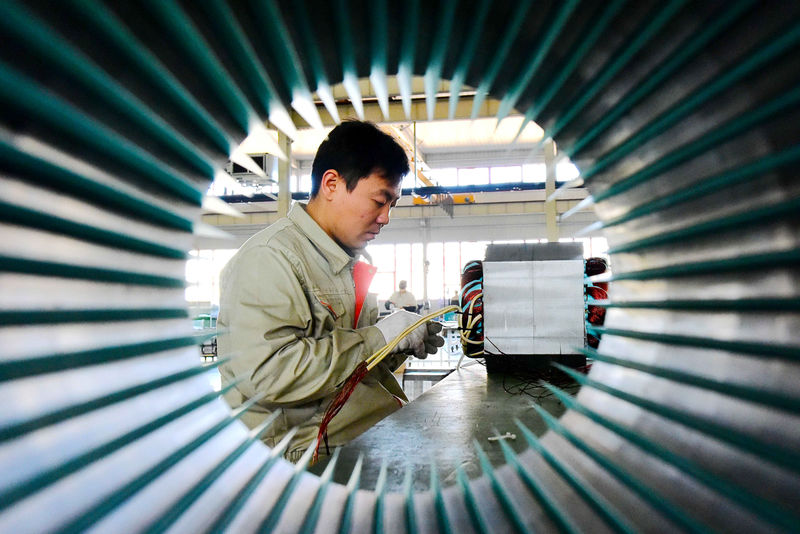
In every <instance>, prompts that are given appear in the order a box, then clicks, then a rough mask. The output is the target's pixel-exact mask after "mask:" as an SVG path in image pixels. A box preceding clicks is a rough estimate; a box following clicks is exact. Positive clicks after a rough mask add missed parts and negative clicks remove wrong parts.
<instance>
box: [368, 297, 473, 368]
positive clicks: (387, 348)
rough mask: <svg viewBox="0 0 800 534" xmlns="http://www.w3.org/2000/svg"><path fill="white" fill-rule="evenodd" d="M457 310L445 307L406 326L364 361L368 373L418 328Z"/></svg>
mask: <svg viewBox="0 0 800 534" xmlns="http://www.w3.org/2000/svg"><path fill="white" fill-rule="evenodd" d="M457 310H458V306H446V307H444V308H442V309H441V310H436V311H435V312H433V313H429V314H428V315H426V316H425V317H421V318H420V319H419V320H418V321H417V322H415V323H414V324H412V325H410V326H408V327H407V328H406V329H405V330H403V331H402V332H400V334H398V335H397V337H395V338H394V339H393V340H391V341H390V342H389V343H387V344H386V345H384V346H383V348H382V349H380V350H379V351H378V352H376V353H375V354H373V355H372V356H370V357H369V358H367V360H366V361H367V370H368V371H369V370H371V369H372V368H373V367H375V366H376V365H378V364H379V363H380V362H381V360H383V359H384V358H385V357H386V356H388V355H389V354H390V353H391V352H392V351H393V350H394V348H395V347H397V345H398V343H400V342H401V341H402V340H403V338H405V337H406V336H407V335H409V334H410V333H411V332H413V331H414V330H416V329H417V328H418V327H419V326H421V325H423V324H425V323H427V322H428V321H430V320H431V319H433V318H435V317H438V316H440V315H444V314H445V313H449V312H451V311H457Z"/></svg>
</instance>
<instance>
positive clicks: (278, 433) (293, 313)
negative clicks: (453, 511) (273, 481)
mask: <svg viewBox="0 0 800 534" xmlns="http://www.w3.org/2000/svg"><path fill="white" fill-rule="evenodd" d="M408 171H409V166H408V158H407V157H406V154H405V152H404V151H403V149H402V148H401V147H400V146H399V145H398V144H397V143H396V142H395V140H394V139H392V137H391V136H389V135H388V134H386V133H384V132H382V131H380V130H379V129H378V128H377V127H376V126H375V125H374V124H371V123H367V122H356V121H352V122H345V123H342V124H340V125H339V126H337V127H336V128H334V129H333V130H332V131H331V132H330V134H328V137H327V138H326V139H325V141H323V142H322V144H321V145H320V147H319V149H318V151H317V154H316V156H315V158H314V163H313V166H312V172H311V182H312V186H311V198H310V200H309V201H308V203H307V204H303V203H296V204H294V205H293V206H292V208H291V210H290V212H289V214H288V216H287V217H285V218H282V219H280V220H279V221H277V222H276V223H274V224H272V225H271V226H269V227H268V228H266V229H264V230H262V231H261V232H259V233H257V234H256V235H254V236H253V237H251V238H250V239H249V240H248V241H247V242H246V243H245V244H244V245H243V246H242V247H241V248H240V249H239V251H238V252H237V253H236V254H235V255H234V257H233V258H232V259H231V260H230V262H229V263H228V264H227V265H226V267H225V269H224V270H223V272H222V275H221V284H220V287H221V298H220V312H219V319H218V323H217V325H218V329H219V331H220V335H219V339H218V347H219V352H220V355H221V356H222V357H225V356H231V359H230V361H227V362H225V363H223V364H222V365H221V366H220V374H221V375H222V383H223V386H224V385H226V384H231V383H234V382H235V381H236V380H237V379H240V380H241V381H240V382H238V383H236V386H235V387H234V388H233V389H231V391H229V392H228V393H227V394H226V395H225V399H226V400H227V401H228V403H229V404H230V405H231V407H233V408H235V407H237V406H240V405H242V404H243V403H244V402H246V401H247V400H248V399H251V398H254V397H259V396H261V395H263V397H262V398H260V400H259V401H258V402H257V403H256V405H255V406H254V407H253V408H251V409H250V410H249V411H248V412H247V413H246V414H244V416H243V417H242V420H243V421H244V422H245V423H246V424H247V425H248V426H249V427H251V428H253V427H255V426H257V425H258V424H259V423H261V422H263V421H264V420H265V419H266V418H267V417H268V416H269V415H270V414H272V413H273V412H274V411H275V410H278V409H280V410H282V414H281V415H280V416H278V418H277V419H276V421H275V422H274V423H273V425H272V426H271V427H270V428H269V429H268V430H267V431H266V433H265V434H264V435H263V438H262V439H264V441H265V442H266V443H267V444H268V445H270V446H275V444H276V443H277V442H278V441H280V439H281V438H282V437H284V436H285V435H286V434H287V432H288V431H289V430H290V429H291V428H293V427H298V431H297V433H296V434H295V435H294V436H293V438H292V439H291V442H290V445H289V447H288V449H287V453H286V455H285V456H286V457H287V458H288V459H289V460H292V461H296V460H297V459H299V458H300V456H301V455H302V453H303V452H304V451H305V449H306V448H308V447H309V446H310V445H311V444H312V443H314V441H315V439H316V436H317V430H318V427H319V423H320V421H321V419H322V416H323V414H324V412H325V409H326V408H327V406H328V404H329V402H330V400H331V398H332V397H333V396H334V395H335V393H336V391H337V387H338V386H339V385H341V383H342V382H343V381H344V380H345V379H346V378H347V377H348V376H349V375H350V374H351V373H352V372H353V370H354V369H355V368H356V366H357V365H358V364H359V363H360V362H362V361H363V360H365V359H366V358H367V357H369V356H370V355H372V354H373V353H375V352H376V351H378V350H380V349H381V348H382V347H383V346H384V345H385V344H386V343H387V342H389V341H391V340H392V339H394V338H395V337H396V336H397V335H398V334H399V333H400V332H402V331H403V330H405V329H406V328H407V327H408V326H409V325H411V324H413V323H414V322H415V321H416V320H417V319H419V316H418V315H416V314H412V313H409V312H407V311H404V310H401V311H398V312H395V313H393V314H392V315H390V316H388V317H386V318H384V319H382V320H381V321H380V322H377V323H376V319H377V315H378V313H377V301H375V300H374V299H370V298H365V295H366V287H364V285H365V284H366V286H368V285H369V280H371V275H372V274H374V269H373V268H372V267H370V266H367V264H365V263H363V262H358V261H357V258H358V256H359V254H360V253H361V251H362V249H363V248H364V247H365V246H366V245H367V243H368V242H369V241H371V240H372V239H374V238H375V237H376V236H377V235H378V233H379V232H380V230H381V228H382V227H383V226H385V225H386V224H388V222H389V212H390V210H391V209H392V207H393V206H394V205H395V204H396V203H397V200H398V199H399V197H400V191H401V190H400V183H401V181H402V179H403V176H404V175H405V174H407V173H408ZM354 273H355V277H354ZM367 279H369V280H367ZM440 330H441V326H440V325H437V324H435V323H428V324H425V325H422V326H421V327H419V328H417V329H416V330H414V331H413V332H412V333H411V335H409V336H408V337H406V338H405V339H404V340H403V342H401V343H400V344H399V345H398V347H397V349H396V351H397V353H396V354H395V355H393V356H390V357H389V358H387V359H386V360H385V361H384V362H381V363H380V364H379V365H378V366H377V367H375V368H374V369H373V370H372V371H370V372H369V374H368V375H367V376H366V378H365V379H364V380H363V381H362V382H361V383H360V384H359V385H358V386H357V387H356V388H355V391H354V392H353V394H352V396H351V397H350V399H349V400H348V401H347V403H346V404H345V406H344V408H343V409H342V411H341V412H340V413H339V414H338V415H337V416H336V417H335V418H334V419H333V421H332V422H331V424H330V426H329V427H328V439H329V443H330V444H331V445H332V446H335V445H341V444H343V443H345V442H347V441H349V440H351V439H353V438H355V437H356V436H358V435H359V434H361V433H362V432H364V431H365V430H367V429H368V428H369V427H371V426H372V425H374V424H375V423H377V422H378V421H379V420H381V419H382V418H384V417H386V416H387V415H389V414H390V413H392V412H394V411H395V410H397V409H398V408H399V407H400V406H402V405H403V403H405V402H407V400H408V399H407V398H406V396H405V394H404V393H403V390H402V388H401V387H400V385H399V384H398V383H397V380H396V379H395V378H394V376H393V375H392V372H391V371H392V369H394V368H395V367H396V366H398V365H400V364H401V363H402V362H403V361H404V360H405V358H406V356H405V354H406V353H408V352H413V353H414V355H415V356H417V357H420V358H424V357H426V355H427V353H431V354H432V353H435V352H436V350H437V348H438V347H439V346H442V345H443V344H444V340H443V339H442V338H441V337H439V336H438V335H436V334H437V333H438V331H440Z"/></svg>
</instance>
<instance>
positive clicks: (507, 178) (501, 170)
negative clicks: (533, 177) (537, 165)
mask: <svg viewBox="0 0 800 534" xmlns="http://www.w3.org/2000/svg"><path fill="white" fill-rule="evenodd" d="M521 181H522V167H520V166H519V165H515V166H509V167H492V168H491V169H490V172H489V183H492V184H505V183H510V182H521Z"/></svg>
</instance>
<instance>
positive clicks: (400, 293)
mask: <svg viewBox="0 0 800 534" xmlns="http://www.w3.org/2000/svg"><path fill="white" fill-rule="evenodd" d="M406 287H408V283H407V282H406V281H405V280H400V283H399V284H397V291H395V292H394V293H392V296H391V297H389V300H388V301H387V302H391V303H392V304H393V305H394V307H395V308H403V309H404V310H408V311H410V312H416V311H417V299H416V298H414V294H413V293H411V291H407V290H406Z"/></svg>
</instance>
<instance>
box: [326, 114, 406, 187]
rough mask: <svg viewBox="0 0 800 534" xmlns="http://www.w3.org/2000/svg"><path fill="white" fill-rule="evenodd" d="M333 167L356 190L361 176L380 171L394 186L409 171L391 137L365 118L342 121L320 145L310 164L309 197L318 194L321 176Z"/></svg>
mask: <svg viewBox="0 0 800 534" xmlns="http://www.w3.org/2000/svg"><path fill="white" fill-rule="evenodd" d="M328 169H334V170H336V171H337V172H338V173H339V174H340V175H341V176H342V178H344V181H345V183H346V184H347V190H348V191H352V190H353V189H355V187H356V184H358V181H359V180H361V179H362V178H366V177H367V176H369V175H370V174H372V173H379V174H381V175H383V177H385V178H386V179H387V180H389V181H390V182H391V183H392V185H397V184H399V183H400V182H401V181H402V180H403V176H405V175H406V174H408V171H409V167H408V156H407V155H406V153H405V151H404V150H403V148H402V147H401V146H400V145H399V144H397V141H395V140H394V138H393V137H392V136H391V135H389V134H387V133H385V132H382V131H381V130H380V129H379V128H378V127H377V126H375V125H374V124H373V123H371V122H366V121H345V122H343V123H341V124H340V125H339V126H337V127H336V128H334V129H333V130H331V133H329V134H328V137H326V138H325V140H324V141H323V142H322V144H320V145H319V148H318V149H317V155H316V156H314V164H313V165H312V166H311V197H312V198H313V197H315V196H317V193H318V192H319V185H320V182H321V181H322V175H323V174H325V171H327V170H328Z"/></svg>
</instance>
